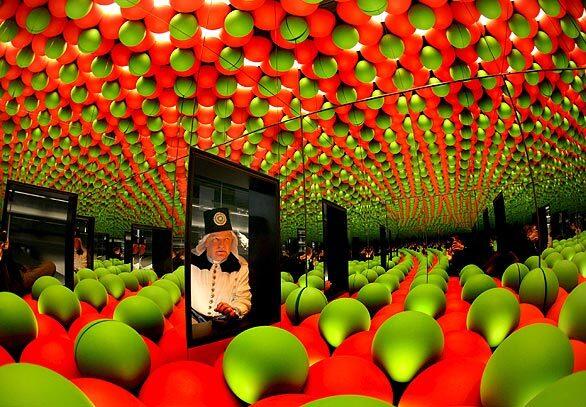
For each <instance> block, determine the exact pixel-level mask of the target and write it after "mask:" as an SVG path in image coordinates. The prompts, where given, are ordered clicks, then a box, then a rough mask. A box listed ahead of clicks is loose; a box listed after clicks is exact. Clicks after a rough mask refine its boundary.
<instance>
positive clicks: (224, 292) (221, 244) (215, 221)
mask: <svg viewBox="0 0 586 407" xmlns="http://www.w3.org/2000/svg"><path fill="white" fill-rule="evenodd" d="M203 216H204V229H205V230H204V233H205V234H204V236H203V237H202V238H201V240H200V241H199V243H198V244H197V246H196V247H195V249H193V250H192V254H191V308H192V317H193V319H194V320H195V321H197V322H205V321H209V320H239V319H242V318H244V317H245V316H246V315H247V314H248V313H249V312H250V307H251V304H252V303H251V300H252V294H251V292H250V284H249V281H248V262H247V261H246V260H245V259H244V258H243V257H241V256H240V255H239V254H238V236H237V235H236V234H235V233H234V231H233V230H232V225H231V223H230V213H229V211H228V209H227V208H218V209H212V210H208V211H205V212H204V213H203Z"/></svg>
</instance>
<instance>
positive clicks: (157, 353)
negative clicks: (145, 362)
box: [141, 335, 165, 373]
mask: <svg viewBox="0 0 586 407" xmlns="http://www.w3.org/2000/svg"><path fill="white" fill-rule="evenodd" d="M141 336H142V335H141ZM142 340H143V341H144V343H145V344H146V346H147V348H148V349H149V355H151V370H150V371H151V373H152V372H154V371H155V370H157V368H158V367H159V366H162V365H163V364H165V359H164V358H163V352H161V348H159V346H158V345H157V344H156V343H154V342H153V341H151V340H150V339H149V338H147V337H145V336H142Z"/></svg>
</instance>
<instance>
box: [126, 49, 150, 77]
mask: <svg viewBox="0 0 586 407" xmlns="http://www.w3.org/2000/svg"><path fill="white" fill-rule="evenodd" d="M150 68H151V58H150V56H149V54H148V53H146V52H142V53H140V54H132V56H131V57H130V59H129V61H128V70H129V71H130V73H131V74H133V75H134V76H142V75H144V74H146V73H147V72H148V71H149V69H150Z"/></svg>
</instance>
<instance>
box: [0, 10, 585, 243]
mask: <svg viewBox="0 0 586 407" xmlns="http://www.w3.org/2000/svg"><path fill="white" fill-rule="evenodd" d="M585 66H586V12H585V10H584V6H583V5H582V2H580V1H575V0H517V1H506V0H476V1H474V0H462V1H454V0H420V1H416V0H346V1H333V0H332V1H329V0H325V1H315V0H282V1H274V0H231V1H228V0H116V1H113V0H22V1H21V0H4V1H2V2H1V4H0V85H1V86H0V94H1V98H0V126H1V127H0V128H1V133H2V137H1V139H0V140H1V142H2V143H3V144H2V164H1V169H0V171H1V172H0V174H1V178H2V181H3V182H5V181H6V180H7V179H18V180H21V181H25V182H30V183H34V184H37V185H43V186H49V187H54V188H58V189H62V190H68V191H73V192H77V193H78V194H80V208H79V212H80V213H82V214H88V215H93V216H96V217H97V225H98V230H101V231H110V232H112V233H114V234H118V235H120V234H121V233H122V232H123V231H124V228H126V227H127V225H128V224H129V223H132V222H137V221H140V223H153V224H157V225H168V226H172V227H174V228H175V230H176V231H177V232H178V233H180V232H181V231H182V229H183V218H184V213H185V198H186V188H187V178H186V166H187V161H188V160H187V156H188V152H189V147H190V146H193V147H197V148H200V149H202V150H206V151H209V152H211V153H213V154H217V155H219V156H222V157H227V158H229V159H230V160H232V161H234V162H238V163H241V164H243V165H245V166H248V167H251V168H253V169H256V170H260V171H263V172H266V173H268V174H271V175H273V176H275V177H278V178H279V180H280V182H281V185H282V189H281V194H282V225H283V233H284V235H285V236H288V235H291V236H292V235H294V234H295V233H296V229H297V228H298V227H300V225H301V224H305V223H307V227H308V229H311V228H312V227H313V228H315V233H319V232H318V230H319V228H320V226H319V221H318V220H319V216H317V213H319V210H318V209H319V205H318V204H319V201H320V200H321V199H322V198H323V197H325V198H328V199H330V200H332V201H335V202H338V203H340V204H341V205H342V206H344V207H346V208H348V209H349V211H350V225H351V229H352V230H353V233H355V234H361V233H364V231H365V230H376V228H375V226H376V225H377V224H386V225H387V226H388V227H389V228H390V229H391V230H392V231H394V232H395V233H399V234H413V233H415V234H417V233H430V234H434V233H442V232H447V231H453V230H457V229H467V228H470V227H471V226H472V225H473V224H474V223H475V222H476V221H477V217H478V214H479V213H480V212H482V210H483V209H484V208H485V207H486V206H487V204H489V203H490V202H492V200H493V199H494V197H495V196H496V195H497V194H498V193H500V192H503V194H504V195H505V200H506V204H507V214H508V216H509V217H510V219H512V220H515V219H518V220H523V219H525V218H526V217H527V216H530V214H531V212H532V211H533V209H532V208H533V205H534V203H535V201H537V203H538V204H546V203H548V204H550V205H551V207H552V210H553V211H558V210H569V211H577V210H584V209H585V208H584V206H585V204H584V200H583V199H581V198H582V197H583V196H584V192H586V176H585V175H584V174H585V171H584V170H585V169H586V138H585V137H586V133H585V130H584V124H585V114H586V109H585V101H586V91H585V89H584V81H585V80H586V78H585V76H584V67H585ZM532 180H534V181H535V184H534V185H535V193H534V192H533V185H532V183H531V181H532ZM578 197H580V198H578ZM305 209H307V211H306V210H305ZM308 233H309V231H308Z"/></svg>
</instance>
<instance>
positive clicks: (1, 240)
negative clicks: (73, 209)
mask: <svg viewBox="0 0 586 407" xmlns="http://www.w3.org/2000/svg"><path fill="white" fill-rule="evenodd" d="M56 271H57V267H56V266H55V263H53V262H51V261H44V262H42V263H40V264H39V265H37V266H24V265H22V264H19V263H17V262H16V261H15V260H14V258H13V256H12V251H11V249H10V241H9V239H8V234H7V233H6V231H4V230H2V231H0V291H11V292H13V293H15V294H18V295H20V296H22V295H24V294H26V293H28V292H30V290H31V287H32V286H33V284H34V283H35V281H36V280H37V279H38V278H39V277H42V276H52V275H54V274H55V272H56Z"/></svg>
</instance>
